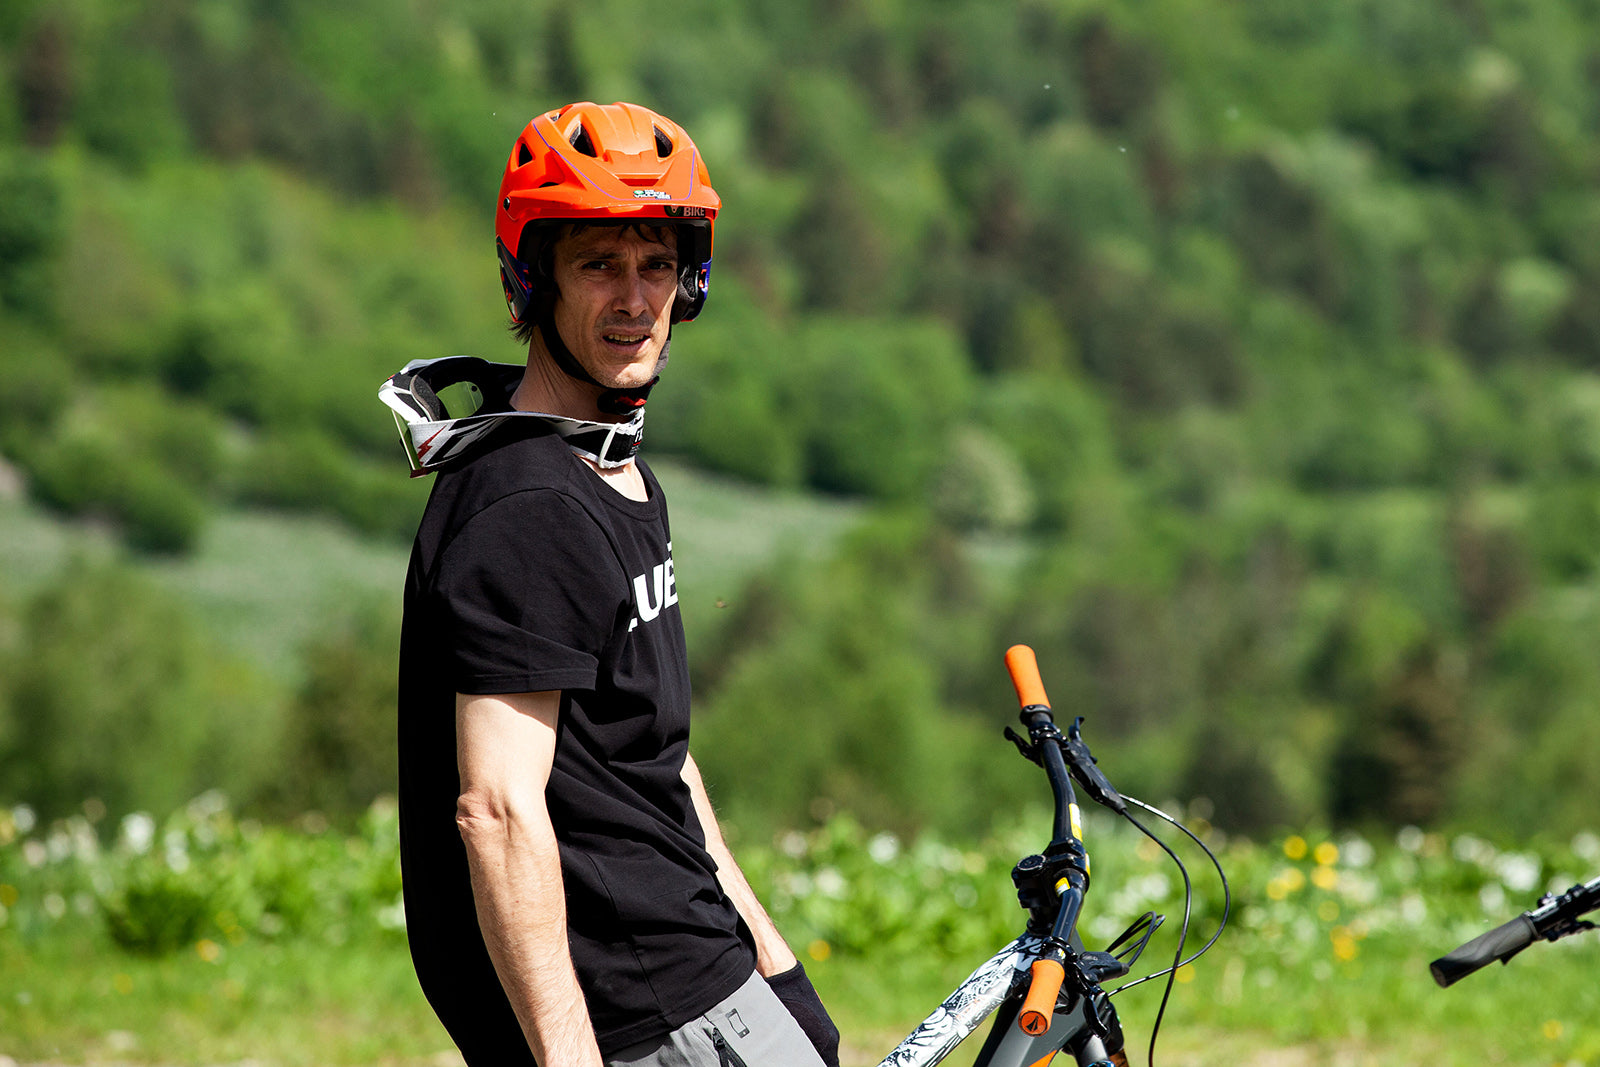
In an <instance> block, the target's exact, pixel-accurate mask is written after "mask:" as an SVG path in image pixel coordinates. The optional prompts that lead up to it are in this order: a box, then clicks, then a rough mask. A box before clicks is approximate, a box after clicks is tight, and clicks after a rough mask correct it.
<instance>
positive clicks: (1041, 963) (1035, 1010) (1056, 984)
mask: <svg viewBox="0 0 1600 1067" xmlns="http://www.w3.org/2000/svg"><path fill="white" fill-rule="evenodd" d="M1028 655H1029V657H1030V658H1032V655H1033V653H1032V652H1029V653H1028ZM1030 972H1031V974H1032V976H1033V977H1032V980H1031V981H1030V983H1029V985H1028V997H1027V999H1026V1000H1024V1001H1023V1002H1022V1010H1021V1011H1020V1012H1018V1013H1017V1025H1018V1026H1020V1027H1022V1032H1023V1033H1025V1034H1028V1035H1030V1036H1032V1037H1038V1036H1039V1035H1040V1034H1042V1033H1044V1032H1045V1031H1046V1030H1048V1029H1050V1016H1052V1015H1054V1014H1055V1010H1056V996H1057V994H1059V993H1060V992H1061V980H1062V979H1063V978H1065V977H1066V973H1067V972H1066V969H1065V968H1064V967H1062V966H1061V964H1060V963H1059V962H1057V961H1056V960H1034V961H1033V967H1032V968H1031V969H1030Z"/></svg>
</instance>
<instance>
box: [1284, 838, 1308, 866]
mask: <svg viewBox="0 0 1600 1067" xmlns="http://www.w3.org/2000/svg"><path fill="white" fill-rule="evenodd" d="M1283 854H1284V855H1285V856H1288V857H1289V858H1290V859H1292V860H1303V859H1305V858H1306V839H1305V838H1303V837H1301V836H1300V835H1299V834H1290V835H1289V836H1288V837H1286V838H1284V840H1283Z"/></svg>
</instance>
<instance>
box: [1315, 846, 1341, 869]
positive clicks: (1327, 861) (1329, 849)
mask: <svg viewBox="0 0 1600 1067" xmlns="http://www.w3.org/2000/svg"><path fill="white" fill-rule="evenodd" d="M1311 856H1312V858H1313V859H1315V860H1316V861H1317V862H1318V863H1319V864H1321V865H1322V866H1324V867H1332V866H1333V865H1334V864H1335V863H1338V862H1339V846H1338V845H1336V844H1334V843H1333V842H1332V841H1324V842H1323V843H1322V844H1320V845H1318V846H1317V850H1316V851H1315V852H1313V853H1312V854H1311Z"/></svg>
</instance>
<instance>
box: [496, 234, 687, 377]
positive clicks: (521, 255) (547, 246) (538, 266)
mask: <svg viewBox="0 0 1600 1067" xmlns="http://www.w3.org/2000/svg"><path fill="white" fill-rule="evenodd" d="M596 226H605V227H607V228H611V229H618V230H621V231H622V232H623V233H624V234H628V233H632V234H635V235H637V236H639V237H641V238H643V239H644V240H646V241H655V242H658V243H660V244H668V243H669V242H668V241H667V240H666V238H667V237H669V236H670V237H673V238H674V240H673V241H672V242H670V243H671V245H672V247H673V248H675V249H677V250H678V254H679V256H680V257H681V256H682V254H683V252H682V248H683V234H682V232H681V230H680V228H679V227H678V226H675V225H673V224H672V223H670V222H662V223H660V224H657V223H654V222H644V221H640V220H637V219H632V220H623V221H618V222H598V221H593V220H588V219H585V220H574V221H571V222H543V223H533V224H531V225H529V226H528V227H526V228H525V229H524V230H523V231H522V237H521V239H519V240H518V241H517V258H518V259H520V260H522V262H524V263H526V264H527V265H528V273H529V275H530V276H531V280H532V281H533V297H532V299H531V300H529V301H528V310H527V313H526V314H524V315H523V316H522V321H521V322H515V321H512V322H510V323H508V324H507V328H508V329H509V330H510V331H511V336H512V337H514V338H516V340H517V341H518V343H520V344H522V345H523V346H524V347H526V346H527V345H530V344H532V343H533V331H535V330H537V329H538V328H539V324H538V321H537V320H538V319H539V318H540V317H541V316H540V315H538V314H536V313H535V311H536V309H537V308H538V307H539V302H540V301H546V303H545V305H544V307H545V309H546V310H548V308H549V307H551V306H553V305H554V303H555V299H556V295H557V294H556V272H555V249H556V241H558V240H559V239H560V238H561V236H562V235H563V234H564V233H574V234H576V233H582V232H583V231H584V230H588V229H593V228H594V227H596ZM679 266H680V267H681V266H682V264H681V263H680V264H679ZM680 274H681V271H680ZM680 288H681V286H680Z"/></svg>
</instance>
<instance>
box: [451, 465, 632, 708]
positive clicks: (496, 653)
mask: <svg viewBox="0 0 1600 1067" xmlns="http://www.w3.org/2000/svg"><path fill="white" fill-rule="evenodd" d="M437 574H438V577H437V581H436V583H435V590H436V594H437V596H438V607H439V612H440V615H439V620H440V622H441V623H442V625H441V626H440V627H439V629H438V630H436V631H435V632H436V633H437V634H438V635H439V638H440V640H441V642H442V643H443V645H444V647H443V648H442V649H441V653H442V656H441V659H442V662H443V663H444V664H445V666H446V670H447V671H448V672H449V674H450V676H451V679H452V684H453V686H454V688H455V691H456V692H458V693H469V694H490V693H534V692H542V691H545V690H552V689H592V688H594V685H595V678H596V676H597V669H598V666H599V661H600V655H601V653H602V652H603V650H604V648H605V646H606V644H607V642H608V641H609V640H610V638H611V635H612V632H613V629H614V627H615V625H616V621H617V617H618V613H619V610H620V608H621V607H622V606H623V605H625V604H626V603H627V596H628V593H627V590H628V586H627V581H626V576H625V575H624V574H623V572H622V568H621V566H620V564H619V563H618V562H617V558H616V552H615V551H614V549H613V548H612V546H611V542H610V541H609V539H607V537H606V536H605V533H604V531H602V530H601V529H600V527H599V525H598V524H597V523H596V522H595V520H594V518H593V517H591V516H590V515H589V514H588V513H587V512H586V511H584V510H583V509H582V508H581V507H580V506H578V505H577V504H576V503H575V502H573V501H572V500H571V499H570V498H569V497H567V496H565V495H563V494H562V493H560V492H557V491H555V490H549V489H536V490H529V491H526V492H520V493H515V494H512V495H511V496H507V497H504V498H502V499H501V500H498V501H496V502H495V503H494V504H492V505H490V506H489V507H488V508H486V509H484V510H483V511H481V512H479V513H478V514H476V515H474V516H473V517H472V518H470V519H469V520H467V522H466V523H465V525H463V526H462V528H461V529H460V530H459V531H458V532H457V534H456V536H455V537H454V538H453V539H452V540H451V542H450V545H449V547H448V548H446V549H445V551H444V554H443V555H442V557H441V558H440V562H439V568H438V572H437Z"/></svg>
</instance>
